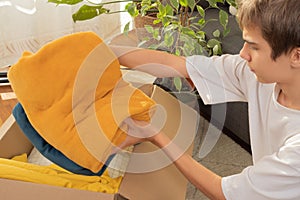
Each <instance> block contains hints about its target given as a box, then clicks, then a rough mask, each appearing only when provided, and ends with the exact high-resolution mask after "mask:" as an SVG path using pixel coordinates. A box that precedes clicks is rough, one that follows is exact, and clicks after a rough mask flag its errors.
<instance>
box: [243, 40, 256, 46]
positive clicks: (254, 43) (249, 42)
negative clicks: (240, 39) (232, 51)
mask: <svg viewBox="0 0 300 200" xmlns="http://www.w3.org/2000/svg"><path fill="white" fill-rule="evenodd" d="M244 42H246V43H248V44H252V45H258V44H257V43H256V42H251V41H249V40H246V39H244Z"/></svg>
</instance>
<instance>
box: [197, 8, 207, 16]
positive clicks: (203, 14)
mask: <svg viewBox="0 0 300 200" xmlns="http://www.w3.org/2000/svg"><path fill="white" fill-rule="evenodd" d="M196 8H197V11H198V13H199V14H200V16H201V17H205V11H204V9H203V8H202V6H199V5H197V6H196Z"/></svg>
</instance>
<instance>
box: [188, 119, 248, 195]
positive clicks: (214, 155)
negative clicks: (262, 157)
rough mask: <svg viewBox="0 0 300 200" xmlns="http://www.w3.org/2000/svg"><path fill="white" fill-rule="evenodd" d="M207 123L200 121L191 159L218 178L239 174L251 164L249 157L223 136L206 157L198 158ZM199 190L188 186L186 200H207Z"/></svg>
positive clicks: (203, 120) (215, 129)
mask: <svg viewBox="0 0 300 200" xmlns="http://www.w3.org/2000/svg"><path fill="white" fill-rule="evenodd" d="M208 126H209V122H208V121H207V120H205V119H204V118H201V120H200V127H199V132H198V134H197V136H196V139H195V148H194V152H193V157H194V158H195V159H196V160H197V161H198V162H200V163H201V164H203V165H204V166H206V167H207V168H209V169H210V170H212V171H214V172H215V173H217V174H218V175H220V176H228V175H231V174H236V173H239V172H241V171H242V170H243V169H244V168H245V167H247V166H249V165H251V164H252V158H251V155H250V154H249V153H248V152H247V151H245V150H244V149H243V148H241V147H240V146H239V145H238V144H236V143H235V142H234V141H233V140H231V139H230V138H229V137H228V136H226V135H225V134H221V136H220V138H219V140H218V142H217V143H216V145H215V146H214V148H213V149H212V151H211V152H210V153H209V154H207V156H206V157H204V158H202V159H200V158H199V156H198V155H199V148H200V145H201V142H202V140H203V134H204V133H207V130H208ZM210 131H219V130H218V129H217V128H215V127H213V128H212V129H210ZM208 134H209V133H208ZM207 199H208V198H207V197H205V196H204V195H203V194H202V193H201V192H200V191H199V190H197V189H196V188H195V187H194V186H193V185H192V184H188V189H187V194H186V200H207Z"/></svg>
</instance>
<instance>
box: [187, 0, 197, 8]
mask: <svg viewBox="0 0 300 200" xmlns="http://www.w3.org/2000/svg"><path fill="white" fill-rule="evenodd" d="M187 2H188V6H189V8H190V9H191V10H194V8H195V5H196V2H195V0H187Z"/></svg>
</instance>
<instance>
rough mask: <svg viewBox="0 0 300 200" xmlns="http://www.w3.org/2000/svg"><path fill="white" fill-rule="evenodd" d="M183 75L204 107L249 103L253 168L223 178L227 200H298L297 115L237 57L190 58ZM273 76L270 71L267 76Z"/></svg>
mask: <svg viewBox="0 0 300 200" xmlns="http://www.w3.org/2000/svg"><path fill="white" fill-rule="evenodd" d="M186 65H187V71H188V74H189V76H190V78H191V79H192V81H193V83H194V84H195V86H196V88H197V90H198V92H199V94H200V95H201V98H202V99H203V102H204V103H206V104H214V103H220V102H229V101H246V102H248V111H249V128H250V141H251V148H252V156H253V163H254V164H253V166H249V167H247V168H245V169H244V170H243V171H242V172H241V173H240V174H236V175H232V176H228V177H224V178H222V189H223V193H224V195H225V197H226V199H228V200H275V199H281V200H282V199H285V200H300V111H299V110H293V109H289V108H286V107H284V106H282V105H280V104H279V103H278V102H277V96H278V94H279V89H278V88H277V86H276V84H263V83H259V82H258V81H257V80H256V77H255V75H254V74H253V73H252V72H251V71H250V70H249V67H248V66H247V62H246V61H244V60H243V59H242V58H241V57H240V56H238V55H223V56H220V57H210V58H208V57H204V56H191V57H188V58H187V61H186ZM270 73H271V72H270Z"/></svg>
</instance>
